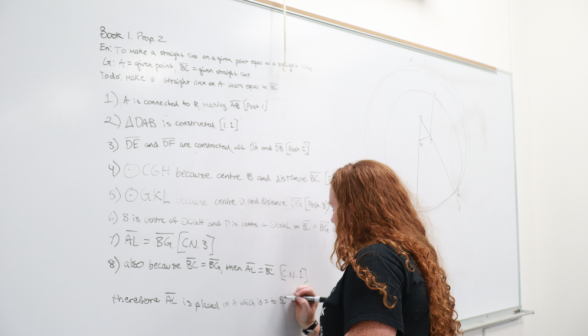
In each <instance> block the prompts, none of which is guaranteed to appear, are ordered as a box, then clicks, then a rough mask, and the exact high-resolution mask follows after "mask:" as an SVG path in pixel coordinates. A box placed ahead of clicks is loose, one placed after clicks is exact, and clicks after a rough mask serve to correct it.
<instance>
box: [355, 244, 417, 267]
mask: <svg viewBox="0 0 588 336" xmlns="http://www.w3.org/2000/svg"><path fill="white" fill-rule="evenodd" d="M404 258H406V257H404ZM404 258H403V257H402V256H400V255H399V254H398V253H397V252H396V250H394V248H393V247H392V246H390V245H387V244H383V243H376V244H372V245H368V246H366V247H364V248H362V249H361V250H359V252H357V254H356V255H355V259H356V260H357V261H359V262H360V264H363V263H364V262H368V263H369V262H370V261H372V262H373V261H374V260H381V259H383V260H387V261H391V262H393V263H403V262H404Z"/></svg>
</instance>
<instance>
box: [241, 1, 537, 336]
mask: <svg viewBox="0 0 588 336" xmlns="http://www.w3.org/2000/svg"><path fill="white" fill-rule="evenodd" d="M235 1H238V2H242V3H247V4H250V5H254V6H258V7H262V8H266V9H269V10H271V11H275V12H283V11H284V10H283V8H280V7H277V6H276V5H274V4H273V2H272V1H267V0H260V1H263V2H260V1H256V0H235ZM289 8H291V7H288V6H286V13H287V14H288V15H292V16H295V17H299V18H302V19H305V20H308V21H312V22H314V23H319V24H323V25H326V26H330V27H333V28H337V29H341V30H343V31H345V32H349V33H354V34H357V35H360V36H363V37H367V38H371V39H374V40H377V41H380V42H384V43H388V44H392V45H395V46H398V47H402V48H405V49H409V50H412V51H416V52H419V53H423V54H426V55H430V56H434V57H439V58H442V59H445V60H448V61H452V62H456V63H459V64H462V65H467V66H471V67H474V68H476V69H478V70H483V71H489V72H494V73H496V72H501V73H505V74H508V75H510V76H511V77H510V82H511V97H512V98H511V102H512V120H513V146H514V148H513V150H514V158H513V159H514V167H515V185H514V188H515V202H516V204H515V207H516V232H517V262H518V269H517V271H518V288H519V297H518V299H519V300H518V301H519V305H518V306H516V307H512V308H507V309H503V310H499V311H495V312H491V313H487V314H483V315H478V316H474V317H469V318H466V319H463V320H460V322H461V324H462V329H461V330H462V331H463V332H468V331H472V330H476V329H483V328H490V327H494V326H497V325H500V324H504V323H507V322H511V321H514V320H518V319H521V318H522V317H523V316H526V315H531V314H535V312H534V311H531V310H522V309H521V308H522V294H521V252H520V241H519V235H520V233H519V231H520V230H519V206H518V179H517V164H516V133H515V131H516V129H515V127H514V121H515V102H514V82H513V78H512V73H511V72H509V71H505V70H501V69H498V68H494V67H492V66H489V65H486V64H482V63H479V62H475V61H471V60H468V59H465V58H462V57H458V56H454V55H451V54H448V53H444V52H440V51H437V50H435V49H430V48H426V47H423V46H419V45H417V44H412V43H402V42H400V41H399V40H395V39H390V38H385V37H382V36H378V35H375V34H370V33H369V31H368V30H358V29H354V28H352V27H353V26H351V25H342V24H343V23H342V24H337V23H335V22H331V21H325V20H322V19H320V18H317V17H314V16H310V15H305V14H302V13H298V12H294V11H291V10H289ZM309 14H311V13H309ZM332 21H334V20H332Z"/></svg>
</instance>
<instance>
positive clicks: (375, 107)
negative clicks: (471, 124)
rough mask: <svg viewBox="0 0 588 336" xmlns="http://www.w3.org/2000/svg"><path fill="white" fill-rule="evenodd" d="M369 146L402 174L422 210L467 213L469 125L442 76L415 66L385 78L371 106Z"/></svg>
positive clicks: (375, 155)
mask: <svg viewBox="0 0 588 336" xmlns="http://www.w3.org/2000/svg"><path fill="white" fill-rule="evenodd" d="M366 146H367V148H366V150H367V153H368V157H369V158H373V159H375V160H378V161H382V162H385V163H386V164H388V165H389V166H390V167H392V169H394V170H395V171H396V172H397V173H398V175H399V176H400V177H401V178H402V180H403V183H405V184H406V185H407V187H408V188H409V189H410V190H411V191H412V192H413V193H414V196H415V203H416V205H417V207H418V208H419V209H420V210H423V211H433V210H435V209H437V208H439V207H441V206H448V207H453V208H454V209H456V210H457V211H461V208H462V202H461V200H460V198H461V193H460V187H461V186H462V182H463V179H464V176H465V172H466V159H467V155H466V133H465V121H464V116H463V110H462V107H461V104H460V102H459V100H458V99H457V96H456V95H455V93H454V92H453V91H452V90H451V88H450V87H449V86H448V85H446V84H445V81H444V80H443V79H442V78H441V76H439V75H438V74H436V73H434V72H433V71H431V70H429V69H427V68H424V67H420V66H415V65H410V66H407V67H404V68H401V69H399V70H397V71H394V72H392V73H391V74H389V75H387V76H386V77H385V78H384V79H382V81H380V83H379V84H378V86H377V87H376V88H375V90H374V92H373V93H372V96H371V98H370V103H369V106H368V111H367V120H366ZM410 148H414V150H410Z"/></svg>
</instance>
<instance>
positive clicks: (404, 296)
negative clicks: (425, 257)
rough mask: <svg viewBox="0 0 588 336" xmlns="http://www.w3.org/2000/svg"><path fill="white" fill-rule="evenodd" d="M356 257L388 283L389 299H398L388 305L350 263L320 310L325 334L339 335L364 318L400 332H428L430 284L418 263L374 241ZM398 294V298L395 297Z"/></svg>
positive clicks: (420, 335) (415, 334)
mask: <svg viewBox="0 0 588 336" xmlns="http://www.w3.org/2000/svg"><path fill="white" fill-rule="evenodd" d="M356 259H357V261H358V263H359V264H360V265H361V266H362V267H367V268H368V269H369V270H370V272H371V273H372V274H374V276H375V277H376V281H377V282H379V283H384V284H386V286H387V292H388V300H389V301H390V303H394V302H396V304H395V305H394V308H387V307H386V306H385V305H384V303H383V301H382V295H381V294H380V293H379V292H378V291H374V290H371V289H369V288H368V287H367V285H366V283H365V281H363V280H362V279H360V278H359V277H358V276H357V274H356V273H355V271H354V269H353V267H350V266H349V267H347V268H346V270H345V273H344V275H343V277H342V278H341V280H339V282H338V283H337V286H335V288H334V289H333V291H332V293H331V295H330V296H329V298H328V300H327V301H326V302H325V303H324V305H323V311H322V312H321V331H322V332H323V335H324V336H335V335H337V336H339V335H341V336H342V335H345V333H346V332H347V331H348V330H349V328H351V327H352V326H353V325H354V324H356V323H358V322H361V321H378V322H381V323H384V324H386V325H389V326H392V327H394V328H396V329H397V331H398V335H412V336H427V335H429V326H430V324H429V299H428V297H427V287H426V284H425V281H424V279H423V277H422V276H421V274H420V272H419V270H418V268H417V267H416V265H415V264H414V263H413V262H412V261H409V265H410V266H411V269H413V270H414V271H413V272H411V271H410V270H409V269H408V268H407V267H406V264H405V262H406V257H405V256H401V255H399V254H398V253H396V251H395V250H394V249H393V248H392V247H391V246H388V245H385V244H380V243H378V244H374V245H370V246H367V247H365V248H363V249H361V250H360V251H359V252H358V253H357V255H356ZM395 297H396V299H394V298H395Z"/></svg>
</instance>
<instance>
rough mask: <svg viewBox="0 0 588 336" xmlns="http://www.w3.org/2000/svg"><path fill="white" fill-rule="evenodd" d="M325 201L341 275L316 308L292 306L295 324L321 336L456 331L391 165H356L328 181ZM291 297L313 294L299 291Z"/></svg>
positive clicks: (436, 270)
mask: <svg viewBox="0 0 588 336" xmlns="http://www.w3.org/2000/svg"><path fill="white" fill-rule="evenodd" d="M329 203H330V204H331V206H332V207H333V217H332V219H331V221H332V222H333V223H334V224H335V226H336V232H337V239H336V241H335V249H334V251H333V255H336V256H337V263H336V264H337V267H338V268H339V269H340V270H342V271H345V272H344V273H343V276H342V277H341V280H339V282H338V283H337V286H336V287H335V288H334V289H333V291H332V292H331V294H330V296H329V298H328V299H327V301H326V302H325V303H324V304H323V309H322V311H321V317H320V323H318V322H319V321H315V311H316V309H317V306H318V303H315V302H308V301H306V300H305V299H302V298H300V297H299V298H297V300H296V321H297V322H298V324H299V325H300V326H301V327H302V329H303V331H304V333H305V334H311V333H314V334H315V335H319V334H320V336H343V335H345V336H362V335H370V336H380V335H381V336H384V335H386V336H394V335H410V336H421V335H422V336H426V335H430V336H449V335H456V334H458V332H459V329H460V327H461V324H460V323H459V322H458V321H457V313H456V311H455V309H454V307H455V300H454V298H453V297H452V296H451V294H450V293H449V289H450V287H449V285H448V284H447V277H446V275H445V271H444V270H443V268H441V266H440V265H439V258H438V256H437V252H436V251H435V248H434V247H433V246H432V245H431V243H430V242H429V240H428V238H427V236H426V231H425V227H424V226H423V224H422V222H421V220H420V219H419V216H418V214H417V212H416V210H415V208H414V207H413V205H412V203H411V201H410V197H409V194H408V192H407V191H406V189H405V188H404V186H403V185H402V183H401V182H400V179H399V178H398V176H396V174H395V173H394V171H392V169H390V167H388V166H386V165H384V164H382V163H379V162H376V161H369V160H366V161H359V162H357V163H355V164H348V165H346V166H345V167H343V168H340V169H339V170H337V172H335V174H334V175H333V179H332V181H331V191H330V196H329ZM294 295H296V296H316V293H315V292H314V290H313V289H312V288H311V287H310V286H300V287H298V288H297V289H296V291H295V292H294Z"/></svg>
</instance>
